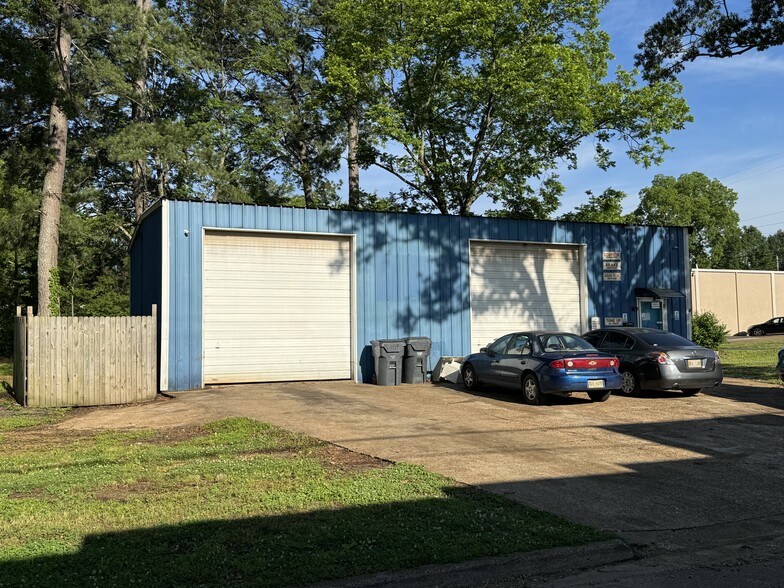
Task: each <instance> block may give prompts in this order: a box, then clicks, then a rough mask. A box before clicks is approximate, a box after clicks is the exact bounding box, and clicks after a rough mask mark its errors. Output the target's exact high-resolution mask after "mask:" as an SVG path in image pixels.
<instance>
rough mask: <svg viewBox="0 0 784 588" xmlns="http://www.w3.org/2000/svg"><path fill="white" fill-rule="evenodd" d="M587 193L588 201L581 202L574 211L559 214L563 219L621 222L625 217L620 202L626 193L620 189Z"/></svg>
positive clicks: (583, 221) (586, 221)
mask: <svg viewBox="0 0 784 588" xmlns="http://www.w3.org/2000/svg"><path fill="white" fill-rule="evenodd" d="M586 194H588V203H587V204H581V205H580V206H578V207H577V208H576V209H575V210H574V212H567V213H566V214H564V215H562V216H561V220H563V221H572V222H582V223H623V222H626V220H627V217H626V216H625V215H624V214H623V206H622V204H621V202H623V200H624V199H625V198H626V194H625V193H624V192H621V191H620V190H614V189H613V188H607V189H606V190H605V191H604V192H602V193H601V194H599V195H598V196H594V195H593V193H592V192H590V191H588V192H586Z"/></svg>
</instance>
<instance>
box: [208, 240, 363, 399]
mask: <svg viewBox="0 0 784 588" xmlns="http://www.w3.org/2000/svg"><path fill="white" fill-rule="evenodd" d="M203 313H204V315H203V316H204V318H203V337H204V383H205V384H218V383H238V382H282V381H298V380H333V379H337V380H339V379H349V378H351V375H352V374H351V242H350V239H349V238H347V237H331V236H317V235H314V236H310V235H301V234H297V235H291V236H289V235H282V234H265V233H250V232H248V233H243V232H230V231H208V232H207V233H206V234H205V238H204V284H203Z"/></svg>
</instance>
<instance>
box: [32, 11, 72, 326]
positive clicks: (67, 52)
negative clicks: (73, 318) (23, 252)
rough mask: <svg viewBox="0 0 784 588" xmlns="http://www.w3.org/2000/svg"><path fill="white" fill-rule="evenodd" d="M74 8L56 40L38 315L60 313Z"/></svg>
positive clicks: (40, 238)
mask: <svg viewBox="0 0 784 588" xmlns="http://www.w3.org/2000/svg"><path fill="white" fill-rule="evenodd" d="M70 13H71V7H70V6H69V5H68V4H63V5H61V7H60V20H59V22H58V23H57V30H56V31H55V37H54V62H55V66H56V69H57V76H58V81H57V85H58V96H56V97H55V99H54V100H53V101H52V107H51V110H50V112H49V151H50V153H49V156H50V160H49V163H48V166H47V169H46V174H45V175H44V185H43V190H42V193H41V227H40V231H39V234H38V314H39V315H40V316H49V315H50V314H51V311H54V312H55V313H57V312H58V311H59V306H60V305H59V301H58V300H52V299H51V279H52V278H53V277H54V275H55V273H54V270H56V268H57V256H58V252H59V247H60V205H61V203H62V199H63V181H64V180H65V162H66V148H67V145H68V115H67V114H66V113H65V110H64V108H63V105H62V101H64V100H65V99H66V97H67V93H68V89H69V85H70V67H71V31H70V30H69V29H68V27H67V25H66V23H65V19H66V18H67V17H68V16H69V15H70Z"/></svg>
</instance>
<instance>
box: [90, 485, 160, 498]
mask: <svg viewBox="0 0 784 588" xmlns="http://www.w3.org/2000/svg"><path fill="white" fill-rule="evenodd" d="M158 488H159V487H158V485H157V484H154V483H153V482H150V481H149V480H137V481H136V482H132V483H130V484H111V485H110V486H105V487H104V488H102V489H101V490H100V492H97V493H96V495H95V498H96V500H101V501H104V502H106V501H109V500H113V501H115V502H128V501H129V500H130V499H131V498H132V497H134V496H136V495H138V494H146V493H152V492H154V491H156V490H157V489H158Z"/></svg>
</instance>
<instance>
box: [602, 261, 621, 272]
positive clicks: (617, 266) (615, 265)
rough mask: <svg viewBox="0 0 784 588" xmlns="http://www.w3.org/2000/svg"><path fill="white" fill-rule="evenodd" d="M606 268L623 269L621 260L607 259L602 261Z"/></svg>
mask: <svg viewBox="0 0 784 588" xmlns="http://www.w3.org/2000/svg"><path fill="white" fill-rule="evenodd" d="M602 265H603V266H604V269H606V270H618V271H620V269H621V262H620V261H605V262H602Z"/></svg>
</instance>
